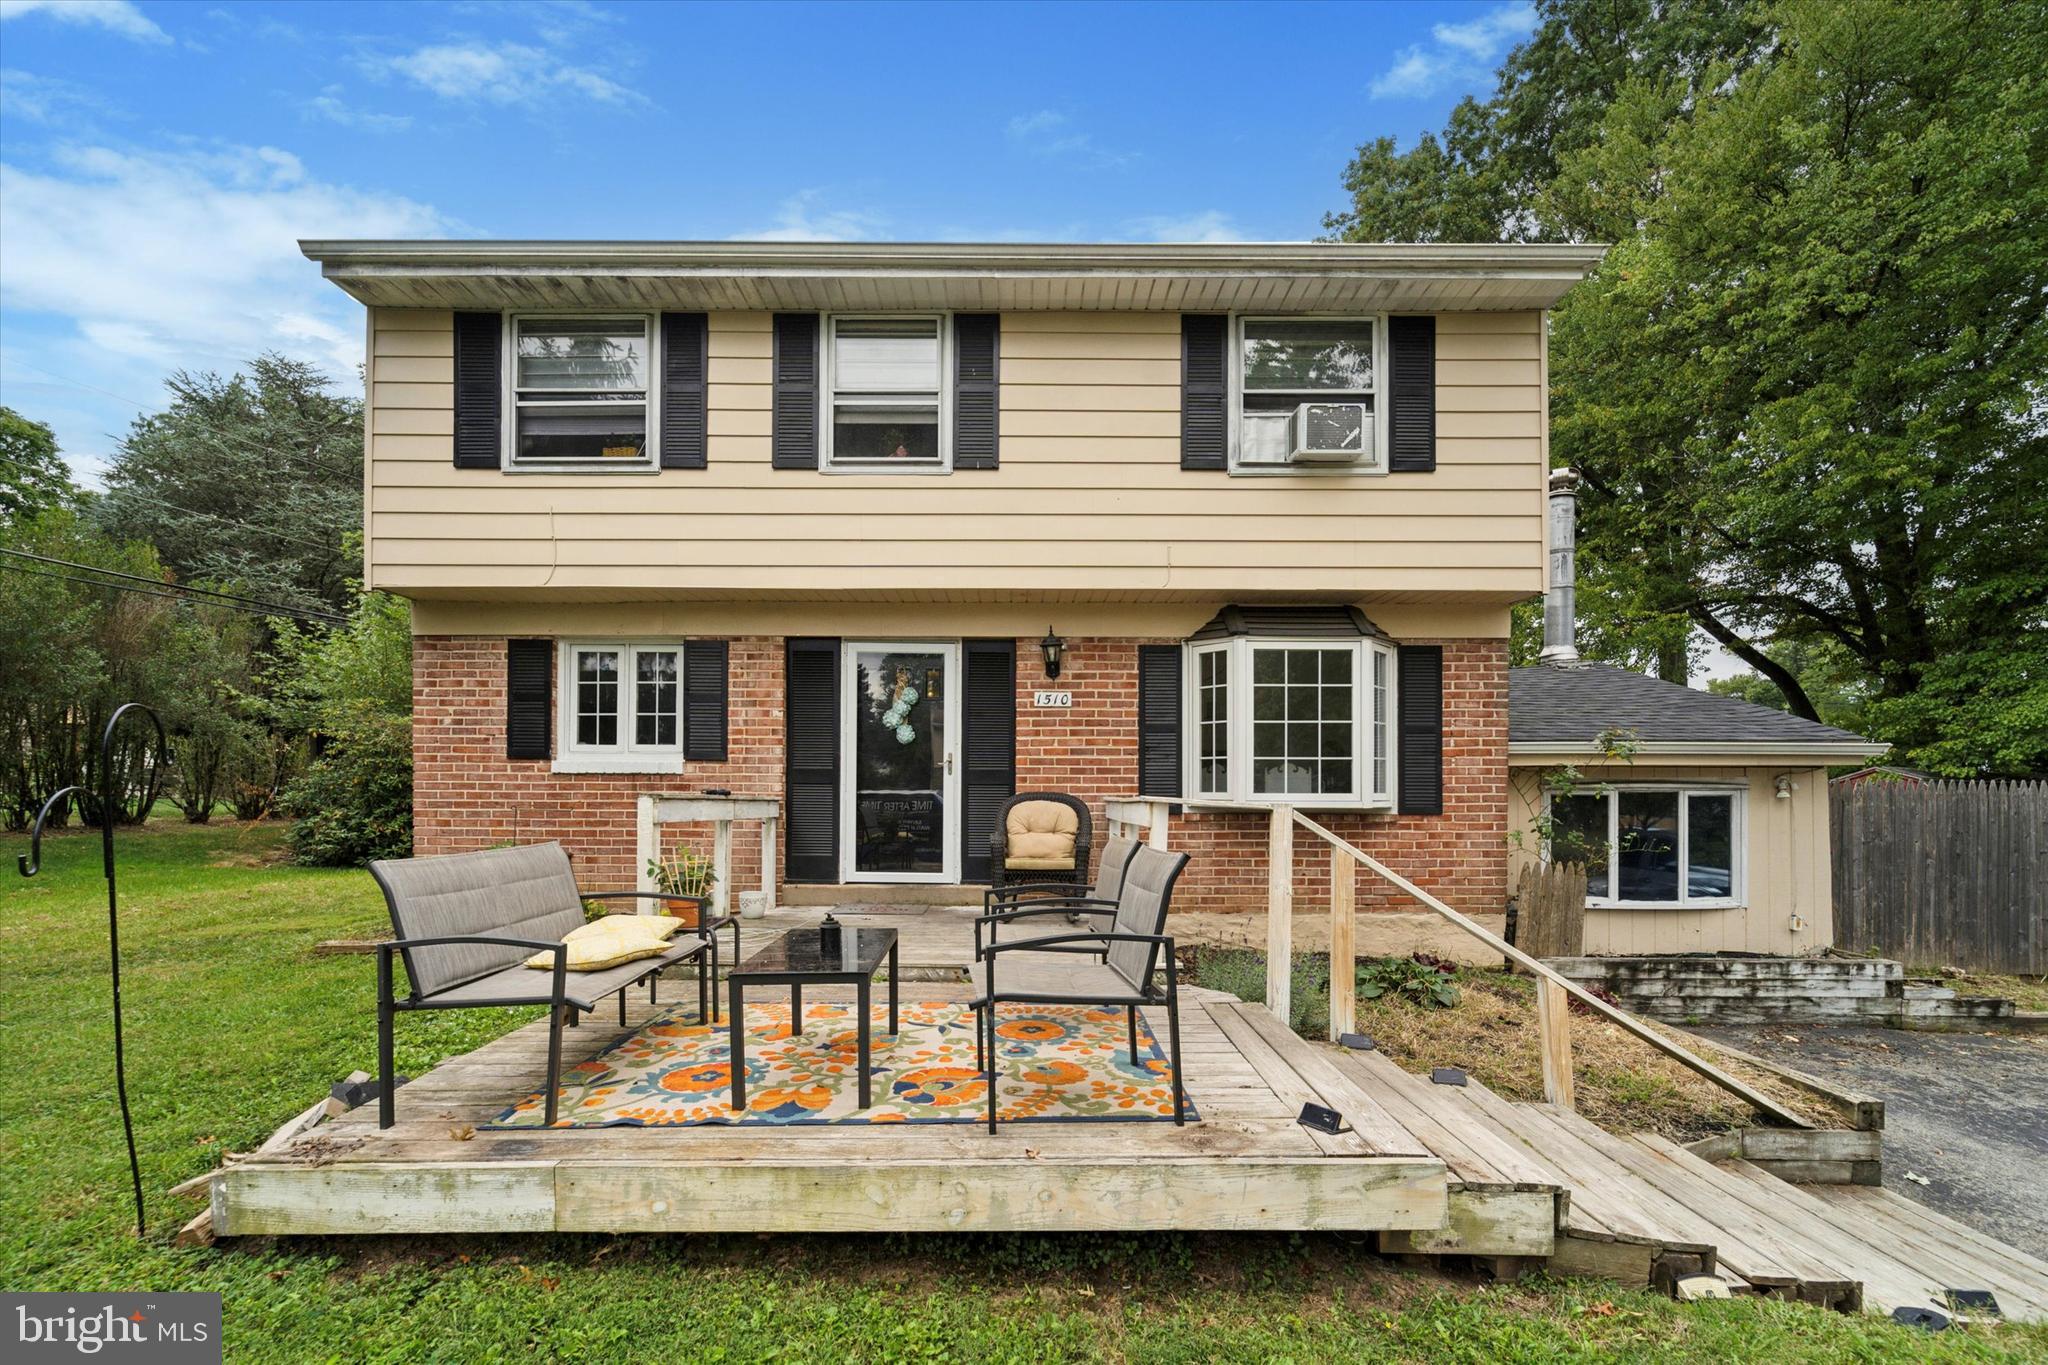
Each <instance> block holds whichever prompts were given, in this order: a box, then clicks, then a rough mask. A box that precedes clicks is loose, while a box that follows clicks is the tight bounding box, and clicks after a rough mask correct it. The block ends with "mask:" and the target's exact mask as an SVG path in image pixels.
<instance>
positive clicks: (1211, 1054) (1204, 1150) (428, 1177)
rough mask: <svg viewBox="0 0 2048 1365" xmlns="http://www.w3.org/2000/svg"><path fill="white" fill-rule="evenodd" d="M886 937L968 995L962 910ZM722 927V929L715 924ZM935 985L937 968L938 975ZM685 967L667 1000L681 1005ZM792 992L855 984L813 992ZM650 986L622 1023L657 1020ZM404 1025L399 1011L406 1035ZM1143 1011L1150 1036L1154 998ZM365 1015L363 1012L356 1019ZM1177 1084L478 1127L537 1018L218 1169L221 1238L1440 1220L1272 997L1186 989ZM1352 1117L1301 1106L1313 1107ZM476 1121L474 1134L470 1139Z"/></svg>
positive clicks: (534, 1081)
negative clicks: (1089, 1107) (811, 1111)
mask: <svg viewBox="0 0 2048 1365" xmlns="http://www.w3.org/2000/svg"><path fill="white" fill-rule="evenodd" d="M839 913H840V915H841V918H842V919H845V920H846V921H847V922H848V923H863V922H873V923H882V924H889V925H892V926H894V927H895V928H897V930H898V931H899V933H900V934H901V967H902V974H903V976H904V978H905V981H904V987H903V989H904V993H905V998H906V999H916V1000H950V999H964V998H966V994H967V986H966V984H965V981H964V978H963V976H962V971H963V968H964V966H965V964H966V963H967V961H968V960H969V959H970V958H971V956H972V939H971V933H972V930H971V921H972V915H973V913H974V912H973V911H972V910H962V909H959V908H955V907H915V908H906V909H903V910H900V911H882V910H875V909H870V908H867V907H843V908H842V909H841V910H840V912H839ZM821 914H822V911H819V910H782V911H778V912H776V913H775V914H774V915H773V916H771V917H770V918H768V919H766V920H762V921H755V922H747V923H745V924H743V926H742V932H743V936H744V937H743V951H745V952H751V951H753V949H754V948H755V947H756V946H758V945H759V944H760V943H762V942H765V941H766V937H765V936H766V935H769V934H773V933H778V932H781V931H783V930H785V929H787V928H789V927H792V926H794V925H796V924H799V923H802V924H815V923H816V921H817V919H818V918H819V916H820V915H821ZM728 943H729V940H728ZM935 978H943V979H935ZM690 991H691V987H690V986H689V985H688V984H687V983H686V982H683V981H681V980H678V981H676V982H675V983H674V984H672V985H670V986H669V987H668V988H667V989H666V990H665V991H664V994H665V995H666V996H667V997H668V998H669V999H670V1000H671V1001H674V1000H678V999H681V998H684V997H685V996H686V995H688V994H689V993H690ZM805 994H806V997H807V998H816V999H821V1000H830V999H835V998H846V997H848V992H846V991H844V990H842V991H838V992H834V991H832V990H829V989H825V988H813V989H811V990H807V991H806V993H805ZM655 1008H657V1007H654V1006H650V1005H649V1004H648V1002H647V1001H646V999H645V997H644V996H642V997H641V998H640V999H637V1000H634V1001H632V1002H630V1003H629V1006H628V1011H629V1013H628V1021H629V1024H631V1025H635V1026H637V1025H638V1024H639V1023H641V1022H644V1021H645V1020H646V1019H648V1018H649V1017H651V1015H652V1013H653V1011H654V1010H655ZM407 1022H408V1021H407V1020H404V1019H401V1020H400V1025H399V1026H400V1028H404V1027H405V1025H406V1023H407ZM1147 1023H1148V1024H1149V1025H1150V1026H1151V1027H1152V1028H1153V1029H1154V1031H1155V1033H1156V1035H1157V1036H1160V1037H1164V1036H1165V1025H1166V1020H1165V1017H1164V1012H1163V1011H1158V1010H1154V1011H1148V1012H1147ZM366 1026H367V1025H366ZM619 1032H620V1030H619V1028H618V1023H617V1016H616V1015H615V1014H613V1013H612V1012H611V1007H610V1006H609V1005H608V1006H606V1007H605V1008H604V1009H602V1010H600V1011H599V1013H598V1014H597V1015H596V1016H594V1017H592V1018H589V1019H586V1020H585V1021H584V1023H583V1024H582V1025H581V1026H580V1027H578V1028H576V1029H573V1030H571V1031H570V1032H569V1033H568V1034H567V1037H566V1041H565V1045H564V1050H563V1052H564V1058H565V1060H567V1061H575V1060H580V1059H582V1058H584V1057H587V1056H589V1055H590V1054H592V1053H594V1052H597V1051H599V1050H600V1049H602V1048H603V1047H604V1046H606V1045H607V1044H608V1043H610V1042H611V1041H612V1040H613V1039H614V1038H616V1037H617V1036H618V1034H619ZM1181 1034H1182V1046H1183V1051H1184V1056H1185V1065H1184V1070H1185V1071H1186V1073H1187V1087H1188V1093H1189V1096H1190V1098H1191V1099H1192V1100H1193V1101H1194V1104H1195V1107H1196V1110H1197V1112H1198V1113H1199V1114H1200V1116H1201V1117H1200V1121H1199V1122H1194V1123H1190V1124H1188V1125H1186V1126H1185V1127H1178V1128H1177V1127H1175V1126H1174V1125H1173V1124H1171V1123H1073V1124H1059V1123H1013V1124H1006V1125H1004V1127H1003V1128H1002V1130H1001V1131H1000V1132H999V1133H997V1134H995V1135H991V1134H989V1133H988V1132H987V1131H986V1130H985V1129H983V1128H981V1127H979V1126H976V1125H973V1124H961V1125H946V1124H917V1125H905V1124H887V1125H875V1126H861V1125H821V1126H815V1127H812V1126H806V1127H771V1126H766V1125H758V1126H757V1125H743V1126H734V1127H699V1128H595V1129H566V1130H551V1131H544V1132H503V1131H482V1130H480V1129H479V1125H481V1124H483V1123H484V1122H486V1121H488V1120H489V1119H490V1118H491V1117H493V1116H494V1115H496V1114H497V1113H499V1112H500V1111H501V1110H503V1109H504V1108H505V1106H506V1105H508V1104H510V1103H512V1102H513V1101H515V1100H516V1099H518V1098H520V1097H523V1096H524V1095H527V1094H529V1093H531V1092H532V1091H534V1090H536V1089H538V1088H539V1087H540V1084H541V1081H542V1078H543V1076H544V1075H545V1067H546V1038H547V1035H546V1028H545V1025H544V1024H543V1023H540V1022H536V1023H533V1024H529V1025H527V1026H526V1027H524V1028H521V1029H518V1030H516V1031H515V1032H513V1033H511V1034H508V1035H507V1036H505V1037H504V1038H501V1039H499V1040H497V1041H496V1042H493V1043H489V1044H487V1045H485V1046H484V1047H481V1048H478V1049H477V1050H476V1051H474V1052H471V1053H467V1054H465V1055H463V1056H461V1057H457V1058H454V1059H452V1060H450V1061H448V1062H446V1063H444V1064H442V1065H441V1066H439V1067H436V1068H435V1069H434V1070H433V1071H431V1072H429V1073H427V1074H426V1075H424V1076H421V1077H419V1078H418V1079H416V1080H414V1081H413V1082H412V1083H410V1084H409V1085H406V1086H405V1087H403V1088H402V1089H401V1090H400V1091H399V1092H398V1123H397V1125H396V1126H395V1127H393V1128H390V1129H388V1130H379V1129H378V1128H377V1126H376V1106H375V1105H365V1106H363V1107H362V1108H359V1109H356V1110H353V1111H351V1112H349V1113H347V1114H344V1115H342V1116H340V1117H339V1118H337V1119H335V1120H333V1121H331V1122H329V1123H326V1124H323V1125H321V1126H320V1127H318V1128H316V1129H314V1130H312V1131H311V1132H310V1133H308V1134H306V1135H305V1136H304V1137H302V1138H301V1139H299V1140H298V1141H296V1142H294V1143H292V1144H291V1145H289V1146H287V1147H285V1148H284V1149H282V1150H281V1151H277V1152H275V1153H271V1154H268V1155H265V1156H263V1157H261V1158H260V1159H253V1160H248V1161H245V1162H242V1163H240V1164H237V1165H234V1166H230V1167H228V1168H227V1169H226V1170H225V1171H224V1172H223V1173H222V1174H221V1176H220V1177H219V1178H217V1179H216V1180H215V1182H214V1189H213V1200H214V1205H213V1211H214V1227H215V1231H216V1232H217V1233H218V1234H219V1235H222V1236H238V1235H249V1234H259V1233H266V1234H273V1233H274V1234H284V1233H291V1234H296V1233H389V1232H494V1231H504V1232H512V1231H521V1232H524V1231H544V1230H561V1231H607V1232H627V1231H632V1232H640V1231H662V1232H733V1231H749V1232H799V1231H804V1232H819V1231H842V1232H844V1231H860V1232H872V1231H943V1230H949V1229H972V1230H981V1231H1020V1230H1047V1231H1051V1230H1062V1231H1065V1230H1150V1229H1176V1228H1178V1229H1344V1230H1374V1229H1425V1228H1436V1227H1440V1226H1442V1225H1443V1223H1444V1221H1445V1217H1446V1208H1447V1199H1448V1195H1447V1181H1446V1176H1445V1166H1444V1163H1443V1161H1442V1160H1441V1159H1439V1158H1438V1157H1436V1156H1434V1155H1432V1154H1430V1153H1429V1152H1428V1151H1427V1150H1426V1149H1425V1148H1424V1147H1423V1146H1422V1144H1421V1143H1420V1142H1419V1141H1418V1140H1417V1139H1415V1138H1414V1137H1413V1136H1412V1135H1411V1134H1409V1133H1408V1131H1407V1130H1406V1129H1404V1128H1403V1127H1402V1126H1401V1125H1400V1124H1398V1123H1396V1122H1395V1121H1394V1120H1393V1119H1392V1118H1391V1117H1390V1116H1388V1115H1387V1114H1386V1113H1385V1111H1384V1110H1382V1109H1380V1108H1379V1107H1378V1105H1377V1104H1375V1103H1374V1102H1373V1101H1372V1100H1370V1099H1369V1098H1367V1097H1366V1096H1364V1095H1363V1094H1362V1093H1360V1092H1358V1091H1357V1090H1356V1088H1355V1086H1352V1085H1351V1084H1350V1083H1348V1082H1346V1081H1345V1080H1344V1079H1343V1078H1342V1077H1340V1076H1337V1075H1336V1074H1335V1073H1334V1071H1333V1070H1332V1069H1331V1068H1330V1066H1329V1063H1328V1061H1327V1060H1326V1058H1325V1057H1324V1056H1323V1055H1322V1054H1321V1053H1320V1052H1319V1051H1318V1050H1317V1049H1316V1048H1315V1047H1313V1046H1312V1045H1310V1044H1308V1043H1305V1042H1304V1041H1302V1040H1301V1039H1300V1038H1298V1037H1296V1036H1295V1035H1294V1034H1292V1033H1291V1032H1289V1031H1288V1030H1287V1029H1286V1028H1285V1027H1284V1026H1282V1025H1281V1024H1280V1022H1279V1021H1278V1020H1277V1019H1275V1018H1274V1017H1273V1016H1272V1015H1270V1014H1268V1013H1267V1012H1266V1010H1265V1008H1264V1007H1263V1006H1259V1005H1247V1004H1242V1003H1240V1002H1239V1001H1237V1000H1235V999H1234V998H1231V997H1227V996H1223V995H1219V994H1217V993H1215V992H1212V991H1204V990H1200V989H1187V990H1184V991H1183V992H1182V1010H1181ZM1311 1100H1313V1101H1315V1102H1317V1103H1323V1104H1329V1105H1331V1106H1332V1107H1334V1108H1337V1109H1339V1110H1340V1111H1342V1112H1343V1113H1344V1114H1345V1116H1346V1118H1347V1119H1348V1120H1349V1121H1350V1123H1351V1125H1352V1128H1353V1131H1351V1132H1347V1133H1343V1134H1340V1135H1336V1136H1331V1135H1327V1134H1323V1133H1318V1132H1314V1131H1312V1130H1310V1129H1307V1128H1304V1127H1302V1126H1300V1125H1299V1124H1297V1123H1296V1122H1295V1118H1296V1115H1297V1114H1299V1112H1300V1110H1301V1106H1302V1104H1303V1103H1305V1102H1307V1101H1311ZM473 1130H474V1131H473Z"/></svg>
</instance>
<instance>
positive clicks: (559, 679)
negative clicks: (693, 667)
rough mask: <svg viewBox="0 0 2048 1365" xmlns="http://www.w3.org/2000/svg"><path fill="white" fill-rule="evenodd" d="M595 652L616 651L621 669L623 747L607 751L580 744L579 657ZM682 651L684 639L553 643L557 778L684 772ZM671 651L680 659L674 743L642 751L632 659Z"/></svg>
mask: <svg viewBox="0 0 2048 1365" xmlns="http://www.w3.org/2000/svg"><path fill="white" fill-rule="evenodd" d="M592 649H613V650H617V651H618V652H619V654H620V656H621V658H620V667H619V742H618V743H617V744H614V745H609V746H603V747H600V746H595V745H581V744H578V743H577V742H576V655H577V654H578V653H579V652H580V651H584V650H592ZM683 649H684V645H683V642H682V641H681V640H559V641H557V642H556V644H555V733H556V734H557V735H559V736H560V739H559V741H558V742H557V743H556V745H555V759H554V766H553V771H555V772H558V773H662V774H669V775H673V774H677V773H680V772H682V771H683V724H684V716H685V708H684V700H685V699H684V696H683ZM652 650H663V651H673V652H674V654H675V656H676V742H675V743H674V744H662V745H650V746H644V747H643V746H641V745H638V744H635V743H634V742H633V735H634V702H635V696H634V678H635V676H636V673H637V666H636V665H635V663H634V656H635V655H637V654H639V653H640V652H642V651H652Z"/></svg>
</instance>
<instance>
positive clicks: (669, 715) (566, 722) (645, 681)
mask: <svg viewBox="0 0 2048 1365" xmlns="http://www.w3.org/2000/svg"><path fill="white" fill-rule="evenodd" d="M682 663H683V654H682V650H681V649H680V648H679V647H678V646H676V645H653V644H627V643H616V644H615V643H610V642H605V643H599V644H565V645H563V646H562V658H561V670H562V675H561V684H560V687H559V689H558V693H559V695H560V697H561V709H562V717H561V733H562V737H563V743H562V745H561V746H560V751H559V755H558V757H557V759H556V761H555V768H556V770H557V771H558V772H681V771H682V762H683V729H682Z"/></svg>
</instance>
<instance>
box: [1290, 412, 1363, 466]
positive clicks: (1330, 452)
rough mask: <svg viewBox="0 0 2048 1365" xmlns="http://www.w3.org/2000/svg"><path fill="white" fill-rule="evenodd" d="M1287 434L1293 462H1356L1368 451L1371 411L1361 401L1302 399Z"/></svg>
mask: <svg viewBox="0 0 2048 1365" xmlns="http://www.w3.org/2000/svg"><path fill="white" fill-rule="evenodd" d="M1287 436H1288V441H1287V446H1288V455H1289V458H1290V459H1291V460H1293V461H1294V462H1295V463H1297V464H1356V463H1358V462H1359V461H1362V460H1365V459H1368V458H1370V456H1371V454H1372V413H1371V411H1370V410H1368V409H1367V407H1366V405H1365V404H1363V403H1303V404H1302V405H1301V406H1300V407H1298V408H1296V409H1295V410H1294V416H1293V417H1292V418H1291V419H1289V422H1288V432H1287Z"/></svg>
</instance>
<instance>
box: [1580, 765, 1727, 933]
mask: <svg viewBox="0 0 2048 1365" xmlns="http://www.w3.org/2000/svg"><path fill="white" fill-rule="evenodd" d="M1742 797H1743V794H1742V792H1740V791H1738V790H1734V789H1730V788H1690V787H1642V786H1626V787H1617V788H1614V789H1612V790H1609V791H1603V792H1593V793H1588V794H1584V795H1577V796H1556V797H1552V798H1551V799H1550V846H1549V848H1548V849H1547V850H1546V851H1545V856H1547V857H1548V858H1549V859H1550V860H1551V861H1552V862H1577V863H1584V864H1585V867H1586V903H1587V904H1588V905H1598V906H1606V907H1611V908H1619V909H1637V908H1640V909H1676V908H1680V907H1684V908H1688V909H1711V908H1713V907H1715V906H1730V905H1739V904H1740V903H1741V901H1742V897H1743V895H1744V894H1745V891H1744V886H1743V878H1744V874H1745V871H1746V869H1745V868H1744V865H1743V864H1744V861H1745V860H1744V857H1743V833H1742V820H1743V799H1742Z"/></svg>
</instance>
